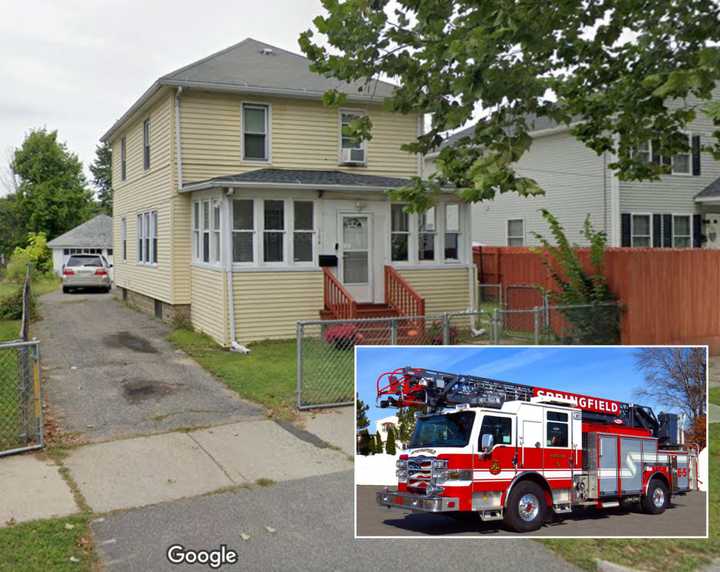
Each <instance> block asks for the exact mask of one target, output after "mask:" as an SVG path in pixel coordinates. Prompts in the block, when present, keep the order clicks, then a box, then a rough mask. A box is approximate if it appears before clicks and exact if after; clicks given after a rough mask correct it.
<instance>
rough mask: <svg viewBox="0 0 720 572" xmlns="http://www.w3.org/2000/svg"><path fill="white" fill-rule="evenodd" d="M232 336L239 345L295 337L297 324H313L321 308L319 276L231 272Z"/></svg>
mask: <svg viewBox="0 0 720 572" xmlns="http://www.w3.org/2000/svg"><path fill="white" fill-rule="evenodd" d="M233 294H234V297H235V324H236V328H237V331H236V336H237V339H238V341H239V342H240V343H248V342H252V341H257V340H264V339H283V338H292V337H294V336H295V331H296V322H297V321H298V320H317V319H319V317H320V316H319V311H320V310H322V308H323V274H322V272H319V271H308V272H235V273H234V274H233Z"/></svg>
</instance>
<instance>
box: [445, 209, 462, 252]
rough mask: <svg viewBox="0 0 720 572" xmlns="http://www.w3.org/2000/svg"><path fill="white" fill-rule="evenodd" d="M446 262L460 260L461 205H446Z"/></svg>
mask: <svg viewBox="0 0 720 572" xmlns="http://www.w3.org/2000/svg"><path fill="white" fill-rule="evenodd" d="M445 260H460V205H457V204H447V205H445Z"/></svg>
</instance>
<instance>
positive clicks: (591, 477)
mask: <svg viewBox="0 0 720 572" xmlns="http://www.w3.org/2000/svg"><path fill="white" fill-rule="evenodd" d="M376 393H377V404H378V406H379V407H395V408H415V409H416V411H417V412H416V427H415V431H414V433H413V436H412V438H411V440H410V443H409V444H408V447H407V450H406V452H404V453H402V454H401V455H400V458H399V459H398V461H397V477H398V487H397V489H396V490H390V489H389V488H386V490H384V491H381V492H378V493H377V502H378V504H380V505H382V506H386V507H388V508H403V509H406V510H407V509H409V510H411V511H424V512H441V513H449V514H451V515H458V514H465V515H466V514H468V513H475V514H478V515H479V516H480V518H481V519H482V520H504V521H505V523H506V525H508V526H509V527H510V528H512V529H514V530H517V531H529V530H534V529H536V528H538V527H539V526H541V525H542V523H543V522H544V520H545V519H546V518H547V517H548V516H549V515H550V514H551V511H552V512H554V513H556V514H563V513H569V512H572V511H573V510H575V509H577V508H579V507H587V506H594V507H597V508H609V507H613V506H618V505H620V504H621V503H623V504H625V503H629V502H638V503H640V505H641V507H642V508H643V510H644V511H645V512H647V513H651V514H658V513H661V512H663V511H664V510H665V508H666V507H667V506H668V505H669V502H670V499H671V496H672V495H674V494H684V493H686V492H688V491H689V490H691V489H692V488H695V487H694V486H693V485H694V482H693V481H694V479H693V478H692V475H693V468H695V472H694V474H695V475H696V474H697V473H696V458H697V456H696V451H694V450H693V449H692V448H688V447H685V446H684V445H683V444H682V437H681V436H678V434H677V431H676V428H677V416H676V415H674V414H670V413H665V414H661V415H660V416H659V418H658V417H657V416H656V415H655V413H654V412H653V410H652V409H651V408H650V407H647V406H644V405H638V404H634V403H626V402H622V401H616V400H612V399H605V398H600V397H593V396H589V395H584V394H579V393H571V392H568V391H561V390H553V389H548V388H544V387H539V386H532V385H527V384H519V383H512V382H507V381H501V380H497V379H492V378H487V377H480V376H473V375H464V374H453V373H446V372H440V371H435V370H429V369H424V368H414V367H404V368H400V369H397V370H394V371H391V372H385V373H383V374H382V375H380V377H379V378H378V380H377V385H376ZM694 463H695V464H694Z"/></svg>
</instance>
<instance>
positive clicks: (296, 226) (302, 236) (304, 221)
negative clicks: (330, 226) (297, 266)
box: [293, 201, 315, 262]
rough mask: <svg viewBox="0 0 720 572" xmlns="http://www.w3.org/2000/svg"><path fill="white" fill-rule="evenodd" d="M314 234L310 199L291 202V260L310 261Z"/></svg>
mask: <svg viewBox="0 0 720 572" xmlns="http://www.w3.org/2000/svg"><path fill="white" fill-rule="evenodd" d="M314 236H315V223H314V205H313V203H312V201H295V202H294V203H293V262H312V261H313V260H314V256H313V242H314V240H313V239H314Z"/></svg>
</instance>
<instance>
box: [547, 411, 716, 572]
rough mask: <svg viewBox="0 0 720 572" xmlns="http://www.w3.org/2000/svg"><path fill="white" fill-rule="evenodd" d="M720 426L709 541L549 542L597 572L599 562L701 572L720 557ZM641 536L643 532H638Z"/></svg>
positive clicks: (713, 450)
mask: <svg viewBox="0 0 720 572" xmlns="http://www.w3.org/2000/svg"><path fill="white" fill-rule="evenodd" d="M719 452H720V424H718V423H713V424H711V425H710V455H709V457H710V483H709V487H708V488H709V490H710V538H709V539H708V540H665V539H663V540H592V539H588V540H545V541H544V542H543V543H544V544H545V546H547V547H548V548H550V549H552V550H554V551H555V552H557V553H558V554H560V555H561V556H562V557H563V558H564V559H565V560H568V561H569V562H572V563H573V564H575V565H577V566H579V567H580V568H583V569H584V570H595V559H597V558H600V559H602V560H609V561H610V562H615V563H617V564H622V565H623V566H631V567H633V566H635V567H637V568H639V569H642V570H658V571H660V570H662V571H667V570H672V571H673V572H684V571H688V572H689V571H690V570H697V569H698V568H701V567H702V566H705V565H707V564H709V563H710V561H711V560H712V559H714V558H718V557H720V497H719V495H720V455H718V453H719ZM638 532H640V531H638Z"/></svg>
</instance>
